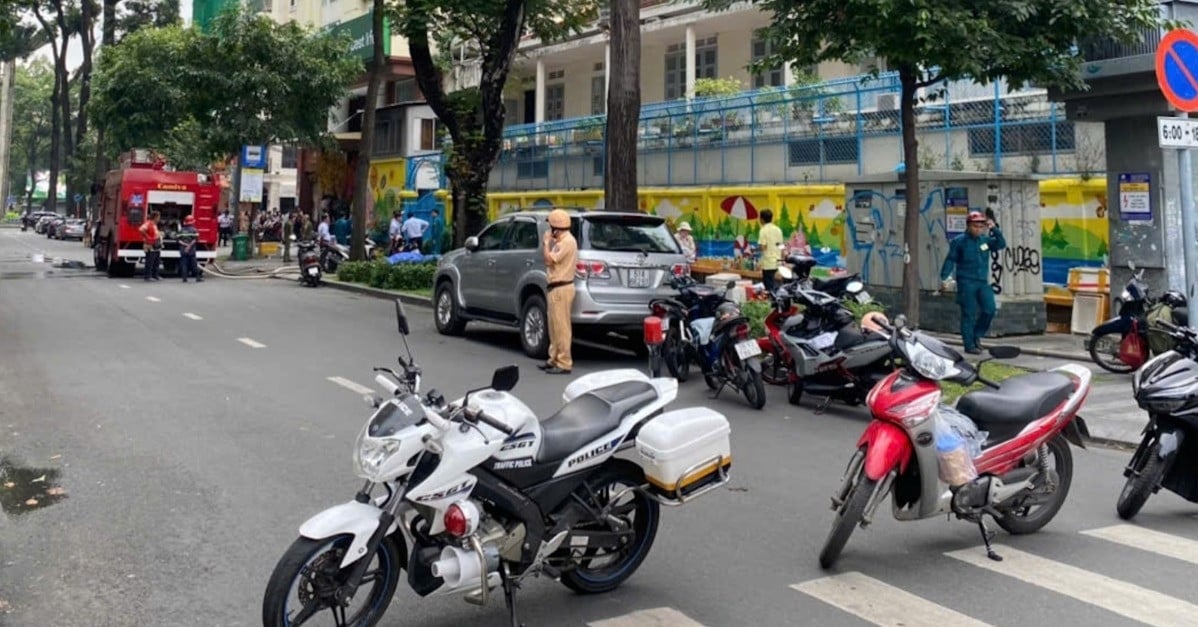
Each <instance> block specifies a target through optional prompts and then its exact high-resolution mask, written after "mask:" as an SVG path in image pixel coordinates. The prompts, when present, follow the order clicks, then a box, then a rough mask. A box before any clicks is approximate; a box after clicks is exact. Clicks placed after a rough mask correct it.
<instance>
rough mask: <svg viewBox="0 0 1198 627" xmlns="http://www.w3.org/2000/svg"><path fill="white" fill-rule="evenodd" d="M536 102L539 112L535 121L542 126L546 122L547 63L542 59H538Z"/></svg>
mask: <svg viewBox="0 0 1198 627" xmlns="http://www.w3.org/2000/svg"><path fill="white" fill-rule="evenodd" d="M535 100H536V105H535V106H536V108H537V111H536V117H535V118H534V119H535V120H536V122H537V124H540V123H541V122H544V121H545V62H544V61H542V60H541V59H537V97H536V99H535ZM525 119H527V118H525Z"/></svg>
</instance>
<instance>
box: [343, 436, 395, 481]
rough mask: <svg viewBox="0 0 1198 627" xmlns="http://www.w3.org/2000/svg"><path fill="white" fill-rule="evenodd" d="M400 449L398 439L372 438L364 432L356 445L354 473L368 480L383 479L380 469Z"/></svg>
mask: <svg viewBox="0 0 1198 627" xmlns="http://www.w3.org/2000/svg"><path fill="white" fill-rule="evenodd" d="M398 450H399V441H398V440H393V439H389V438H387V439H379V438H372V437H370V436H368V435H366V433H365V432H363V433H362V435H360V436H358V443H357V446H355V447H354V474H355V475H358V476H359V477H361V478H363V479H366V480H367V481H374V482H380V481H382V480H383V478H382V477H380V476H379V470H380V469H381V468H382V467H383V465H384V464H385V463H386V462H387V460H388V459H391V456H393V455H395V453H396V451H398Z"/></svg>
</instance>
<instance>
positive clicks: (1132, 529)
mask: <svg viewBox="0 0 1198 627" xmlns="http://www.w3.org/2000/svg"><path fill="white" fill-rule="evenodd" d="M1082 533H1083V534H1084V535H1087V536H1093V537H1095V538H1102V539H1103V540H1109V541H1111V542H1115V543H1117V544H1122V545H1124V546H1130V547H1131V548H1133V549H1140V550H1141V551H1148V552H1149V553H1156V554H1157V555H1164V556H1165V557H1172V558H1173V559H1178V560H1181V561H1183V562H1189V563H1191V564H1198V542H1195V541H1194V540H1189V539H1186V538H1182V537H1179V536H1175V535H1172V534H1168V533H1161V532H1159V531H1153V530H1151V529H1145V528H1143V527H1137V526H1136V525H1114V526H1111V527H1103V528H1101V529H1090V530H1089V531H1083V532H1082Z"/></svg>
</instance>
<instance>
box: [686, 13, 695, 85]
mask: <svg viewBox="0 0 1198 627" xmlns="http://www.w3.org/2000/svg"><path fill="white" fill-rule="evenodd" d="M694 97H695V27H694V26H687V27H686V99H687V100H692V99H694Z"/></svg>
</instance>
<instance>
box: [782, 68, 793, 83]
mask: <svg viewBox="0 0 1198 627" xmlns="http://www.w3.org/2000/svg"><path fill="white" fill-rule="evenodd" d="M794 84H795V68H794V66H793V65H791V64H790V63H783V64H782V85H784V86H786V87H790V86H791V85H794Z"/></svg>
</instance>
